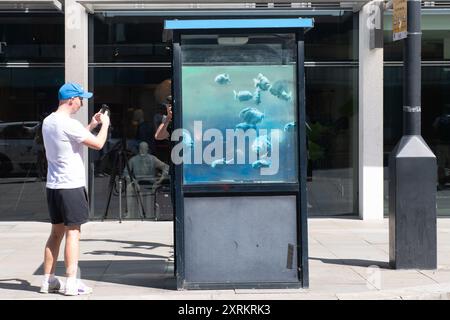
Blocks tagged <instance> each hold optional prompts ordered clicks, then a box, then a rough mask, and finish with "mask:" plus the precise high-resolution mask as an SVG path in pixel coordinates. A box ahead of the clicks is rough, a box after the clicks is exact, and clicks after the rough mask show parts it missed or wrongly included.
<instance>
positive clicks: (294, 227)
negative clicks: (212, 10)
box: [165, 19, 313, 289]
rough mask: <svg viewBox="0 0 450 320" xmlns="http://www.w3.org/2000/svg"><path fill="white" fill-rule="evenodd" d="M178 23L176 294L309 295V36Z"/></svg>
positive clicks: (284, 24)
mask: <svg viewBox="0 0 450 320" xmlns="http://www.w3.org/2000/svg"><path fill="white" fill-rule="evenodd" d="M312 25H313V21H312V20H311V19H250V20H240V19H230V20H183V21H178V20H173V21H166V25H165V27H166V29H168V30H172V32H173V116H174V128H173V129H174V130H173V132H172V135H171V140H172V142H173V148H172V161H173V163H174V172H173V174H174V176H175V177H174V178H175V179H174V185H173V193H174V195H175V197H174V198H175V216H176V219H175V233H174V236H175V253H176V264H175V274H176V277H177V287H178V288H179V289H227V288H228V289H229V288H299V287H308V263H307V256H308V252H307V222H306V152H307V150H306V135H305V104H304V52H303V51H304V45H303V33H304V32H305V29H308V28H311V27H312Z"/></svg>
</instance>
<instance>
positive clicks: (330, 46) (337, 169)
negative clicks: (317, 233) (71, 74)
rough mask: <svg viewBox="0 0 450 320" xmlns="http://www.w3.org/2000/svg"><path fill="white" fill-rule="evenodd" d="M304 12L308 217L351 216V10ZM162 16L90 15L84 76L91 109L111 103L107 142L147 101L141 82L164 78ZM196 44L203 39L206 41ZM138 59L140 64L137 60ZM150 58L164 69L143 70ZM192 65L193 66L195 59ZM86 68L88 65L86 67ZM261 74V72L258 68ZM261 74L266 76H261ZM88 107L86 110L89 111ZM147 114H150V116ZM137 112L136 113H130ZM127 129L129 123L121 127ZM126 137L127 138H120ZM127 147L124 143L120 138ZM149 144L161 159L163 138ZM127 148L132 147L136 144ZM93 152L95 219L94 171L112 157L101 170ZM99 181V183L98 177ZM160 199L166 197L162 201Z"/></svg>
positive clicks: (101, 201)
mask: <svg viewBox="0 0 450 320" xmlns="http://www.w3.org/2000/svg"><path fill="white" fill-rule="evenodd" d="M305 17H307V16H305ZM309 17H313V18H314V19H315V26H316V27H315V28H313V29H311V30H309V31H308V32H307V33H306V34H305V59H306V61H307V62H311V63H310V64H309V65H308V64H307V68H306V77H307V81H306V97H307V100H306V108H307V116H308V117H309V118H310V119H311V120H312V121H313V123H316V127H314V125H313V127H312V131H311V132H310V131H308V136H309V137H310V138H311V141H312V142H310V145H309V146H310V159H309V162H310V164H311V165H310V166H309V170H308V175H309V180H311V179H312V181H309V182H308V183H309V184H310V186H309V188H308V195H309V199H310V203H309V204H308V210H309V214H311V215H336V214H355V212H357V207H355V203H357V197H356V195H355V194H356V191H357V180H358V179H357V175H356V174H355V172H356V171H355V170H356V168H357V166H356V163H357V162H356V161H357V151H356V150H357V147H356V145H357V143H356V141H357V137H358V134H357V122H356V121H354V120H355V119H356V116H354V115H352V116H350V114H351V112H349V111H348V109H349V108H350V109H352V108H355V109H354V113H355V114H356V113H357V104H358V103H357V101H358V98H357V96H358V92H357V91H358V90H357V85H358V80H357V74H358V67H357V65H354V63H355V61H357V60H358V13H353V12H351V11H346V10H340V9H339V10H326V12H325V11H323V10H316V11H315V12H314V15H311V16H309ZM190 18H194V17H190ZM208 18H213V17H208ZM222 18H223V17H222ZM273 18H280V16H273ZM164 19H165V18H164V17H151V16H145V15H144V14H143V13H138V14H134V13H130V15H129V16H126V15H125V13H124V12H121V13H116V12H103V13H99V14H95V15H92V20H91V23H90V28H91V29H90V34H91V35H93V39H92V38H91V39H90V41H91V42H90V43H92V45H91V46H90V48H93V49H94V51H93V52H91V53H92V55H91V59H92V60H90V62H91V63H93V64H91V66H92V67H93V68H91V70H95V71H94V72H93V74H95V79H94V77H90V79H92V81H93V88H94V90H95V94H96V98H95V99H96V100H95V106H94V107H95V109H96V110H97V109H99V108H100V105H101V104H102V103H105V102H106V103H111V105H112V107H113V109H114V110H113V114H112V117H113V121H112V122H113V129H112V131H111V136H112V139H115V141H117V139H118V138H119V137H120V136H121V134H119V133H118V132H121V131H124V129H123V127H122V123H123V122H125V120H124V119H125V116H122V115H125V114H127V116H126V117H127V118H128V119H131V118H133V116H132V114H133V113H134V111H133V108H136V106H141V105H142V103H141V102H140V101H141V100H139V99H137V98H136V97H139V96H140V95H147V96H148V99H147V98H146V101H153V99H154V98H153V97H152V94H151V93H150V94H148V93H145V94H144V93H143V92H146V91H145V90H144V87H145V86H146V88H149V89H150V90H151V88H153V87H154V86H155V85H156V84H157V83H160V82H161V81H162V80H164V79H168V78H169V77H170V76H171V69H170V66H169V63H170V62H171V56H170V51H169V50H167V46H166V45H165V43H164V42H163V38H164V37H165V36H166V35H165V34H164V32H163V21H164ZM170 19H173V17H171V18H170ZM266 40H267V39H266ZM202 41H204V42H205V41H206V39H203V40H202ZM216 43H217V42H216ZM204 44H207V43H204ZM268 48H269V50H268V51H267V52H264V54H265V55H264V56H263V57H264V58H265V59H274V60H275V59H278V58H277V55H273V54H270V53H271V52H274V49H273V47H270V46H269V47H268ZM275 51H276V50H275ZM191 52H194V51H191ZM284 54H285V57H288V55H287V52H285V53H284ZM278 57H279V55H278ZM191 59H200V55H193V56H191ZM278 60H279V59H278ZM337 61H339V65H341V67H330V66H329V62H333V63H335V62H337ZM129 62H133V63H135V64H136V68H125V67H124V66H125V65H126V63H129ZM139 62H142V64H138V63H139ZM153 62H156V63H160V62H165V63H168V65H167V69H161V68H160V69H158V68H147V67H150V66H152V63H153ZM197 62H198V63H201V61H199V60H198V61H197ZM341 62H343V63H341ZM97 63H117V65H115V68H101V67H100V66H96V65H97ZM216 63H217V61H216ZM94 66H96V67H95V68H94ZM309 66H311V67H309ZM144 67H145V68H144ZM160 73H162V75H161V74H160ZM258 73H259V72H258ZM261 73H262V74H263V75H265V74H264V72H261ZM256 76H257V73H256ZM253 78H255V75H253V74H252V75H251V77H250V79H253ZM267 78H268V79H269V80H272V79H270V77H268V76H267ZM124 79H126V80H124ZM232 80H233V79H232ZM250 81H252V80H250ZM91 87H92V86H91ZM231 87H233V84H231ZM233 90H235V88H231V97H232V99H233V98H234V94H233V93H232V91H233ZM241 90H242V89H241ZM253 90H254V87H253ZM139 92H141V93H139ZM269 94H270V93H269ZM99 95H100V96H99ZM114 101H115V102H114ZM233 103H234V101H233ZM128 109H129V110H128ZM126 110H128V111H126ZM91 111H92V112H93V111H94V109H92V110H91ZM240 111H241V110H238V111H237V112H236V114H235V117H236V120H238V121H241V120H240V118H239V112H240ZM158 113H159V114H160V116H158V117H159V119H161V115H163V114H165V110H164V108H161V109H160V111H159V112H158ZM138 114H139V112H138ZM148 115H149V117H151V113H148ZM146 116H147V115H146ZM137 117H139V116H138V115H137ZM241 122H242V121H241ZM238 123H240V122H238ZM321 126H327V127H333V126H335V127H336V128H335V129H333V130H334V131H333V130H328V131H327V130H325V131H323V130H322V128H321ZM125 127H127V126H125ZM127 128H133V127H132V126H128V127H127ZM134 130H135V129H131V130H130V132H129V133H128V134H127V137H133V136H134V133H133V132H134ZM153 130H154V125H153V126H148V129H147V130H146V132H153ZM332 132H336V133H337V135H333V134H332ZM144 135H145V136H151V135H150V134H149V133H144ZM128 141H129V142H130V141H131V140H130V139H129V138H128ZM314 143H315V144H314ZM150 144H151V143H150ZM128 145H131V144H130V143H128ZM135 146H136V144H135ZM318 146H320V147H318ZM155 148H156V149H155V150H156V151H155V152H156V155H157V157H158V158H160V159H161V160H163V161H164V162H166V163H169V161H170V153H169V146H168V144H166V142H164V141H163V142H157V143H156V147H155ZM134 152H137V150H136V147H135V148H134ZM97 157H99V155H96V156H94V157H91V159H96V160H93V161H95V166H94V168H95V170H94V171H95V181H97V182H96V183H98V184H100V185H102V186H103V187H102V188H103V189H101V188H100V187H99V186H97V184H96V185H95V186H96V191H94V193H95V195H96V197H97V200H94V203H95V210H94V211H95V216H96V217H101V216H102V214H103V212H104V209H105V207H106V203H107V194H108V192H107V191H108V188H109V186H108V183H109V177H108V176H106V177H101V176H102V173H101V172H102V171H105V175H107V174H108V172H109V173H110V172H111V168H109V167H108V165H107V163H108V161H109V162H111V161H113V160H112V159H110V160H108V161H106V162H103V163H104V164H103V166H104V167H103V168H102V164H101V162H99V161H98V159H99V158H97ZM324 157H327V158H324ZM91 169H92V168H91ZM92 176H94V174H92ZM101 179H103V182H100V180H101ZM115 187H117V184H115ZM322 187H324V188H325V190H331V191H330V192H329V193H328V194H330V196H327V197H324V196H323V194H324V192H323V191H322V189H321V188H322ZM116 191H117V188H115V191H114V194H113V197H112V200H111V203H114V205H112V204H111V209H110V216H112V217H117V215H118V210H117V208H118V201H117V196H116V195H117V193H116ZM165 199H166V200H167V198H165ZM169 199H170V198H169ZM133 201H134V200H133ZM169 202H170V201H169ZM133 203H134V204H130V205H136V204H135V203H137V202H136V201H134V202H133ZM123 206H124V210H123V211H125V201H123ZM113 208H114V210H113ZM134 217H139V215H138V214H137V213H135V214H134Z"/></svg>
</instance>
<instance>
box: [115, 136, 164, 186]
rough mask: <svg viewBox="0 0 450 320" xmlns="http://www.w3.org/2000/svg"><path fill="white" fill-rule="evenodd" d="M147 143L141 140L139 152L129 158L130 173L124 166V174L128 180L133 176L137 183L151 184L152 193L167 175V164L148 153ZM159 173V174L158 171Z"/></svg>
mask: <svg viewBox="0 0 450 320" xmlns="http://www.w3.org/2000/svg"><path fill="white" fill-rule="evenodd" d="M148 151H149V150H148V144H147V142H145V141H143V142H141V143H139V154H137V155H135V156H134V157H132V158H131V159H130V160H129V162H128V163H129V165H130V170H131V175H130V173H129V172H128V170H127V168H126V167H125V170H124V176H125V177H126V178H127V181H128V182H132V181H131V178H130V176H131V177H132V178H135V179H136V180H137V182H138V183H139V184H144V183H145V182H148V183H149V184H153V188H152V193H153V192H154V190H156V188H157V187H158V186H159V185H160V184H161V182H162V181H163V180H164V179H166V178H167V177H168V175H169V166H168V165H167V164H165V163H164V162H162V161H161V160H159V159H158V158H157V157H155V156H154V155H151V154H149V153H148ZM159 172H160V173H161V176H159V175H158V173H159Z"/></svg>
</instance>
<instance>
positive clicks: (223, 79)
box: [214, 73, 231, 85]
mask: <svg viewBox="0 0 450 320" xmlns="http://www.w3.org/2000/svg"><path fill="white" fill-rule="evenodd" d="M214 81H215V82H216V83H217V84H221V85H225V84H229V83H231V79H230V75H229V74H228V73H221V74H219V75H218V76H216V78H215V79H214Z"/></svg>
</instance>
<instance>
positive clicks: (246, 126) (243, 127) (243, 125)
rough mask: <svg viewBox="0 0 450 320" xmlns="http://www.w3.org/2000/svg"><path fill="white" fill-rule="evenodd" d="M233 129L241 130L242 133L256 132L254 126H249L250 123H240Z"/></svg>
mask: <svg viewBox="0 0 450 320" xmlns="http://www.w3.org/2000/svg"><path fill="white" fill-rule="evenodd" d="M235 128H236V129H241V130H244V131H247V130H248V129H254V130H256V125H254V124H250V123H247V122H241V123H238V124H237V125H236V127H235Z"/></svg>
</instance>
